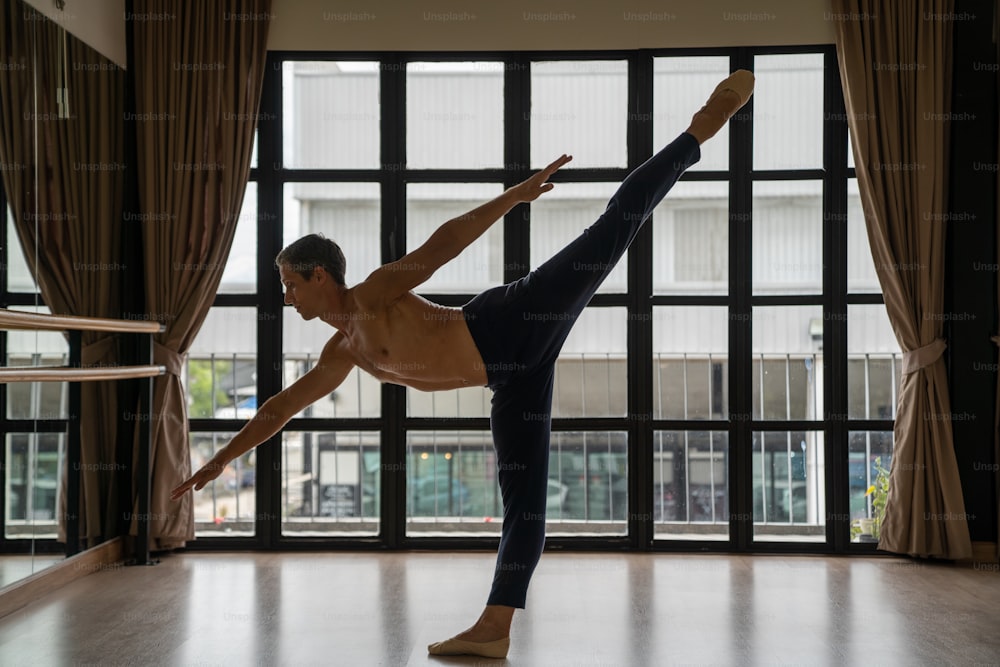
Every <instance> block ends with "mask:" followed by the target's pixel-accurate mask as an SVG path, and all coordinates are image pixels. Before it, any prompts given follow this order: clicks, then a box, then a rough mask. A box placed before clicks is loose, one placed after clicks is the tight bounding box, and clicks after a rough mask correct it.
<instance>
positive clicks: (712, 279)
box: [653, 182, 729, 294]
mask: <svg viewBox="0 0 1000 667" xmlns="http://www.w3.org/2000/svg"><path fill="white" fill-rule="evenodd" d="M653 221H654V226H653V290H654V292H655V293H657V294H727V293H728V292H729V184H728V183H709V182H680V183H677V184H676V185H674V187H673V189H671V190H670V194H668V195H667V197H666V198H665V199H664V200H663V201H662V202H660V205H659V206H657V207H656V209H654V211H653Z"/></svg>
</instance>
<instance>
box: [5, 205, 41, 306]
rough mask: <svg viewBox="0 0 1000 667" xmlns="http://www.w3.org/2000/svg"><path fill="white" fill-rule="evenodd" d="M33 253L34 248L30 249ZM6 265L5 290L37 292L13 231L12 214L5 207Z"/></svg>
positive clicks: (36, 286) (19, 242)
mask: <svg viewBox="0 0 1000 667" xmlns="http://www.w3.org/2000/svg"><path fill="white" fill-rule="evenodd" d="M31 252H32V253H34V252H35V250H34V248H32V249H31ZM4 253H5V254H6V257H5V260H6V264H7V289H8V290H10V291H11V292H37V291H38V284H37V283H36V282H35V277H34V275H32V273H31V271H30V270H29V269H28V262H27V261H26V260H25V259H24V249H23V248H22V247H21V240H20V239H19V238H18V236H17V232H16V231H14V212H13V211H11V210H10V207H9V206H8V207H7V247H6V248H4Z"/></svg>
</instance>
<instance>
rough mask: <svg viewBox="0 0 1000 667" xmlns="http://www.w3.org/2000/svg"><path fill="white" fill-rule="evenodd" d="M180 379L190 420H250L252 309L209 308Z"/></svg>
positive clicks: (254, 321)
mask: <svg viewBox="0 0 1000 667" xmlns="http://www.w3.org/2000/svg"><path fill="white" fill-rule="evenodd" d="M181 379H182V380H183V382H184V387H185V390H186V393H187V396H188V416H189V417H191V418H192V419H212V418H215V419H249V418H250V417H252V416H253V415H254V414H255V413H256V412H257V311H256V310H255V309H254V308H230V307H216V308H212V309H211V310H209V311H208V317H206V318H205V323H204V324H203V325H202V327H201V330H200V331H199V332H198V337H197V338H195V340H194V343H193V344H192V345H191V349H190V351H189V352H188V355H187V364H186V371H185V373H184V375H183V377H182V378H181Z"/></svg>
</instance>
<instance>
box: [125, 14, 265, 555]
mask: <svg viewBox="0 0 1000 667" xmlns="http://www.w3.org/2000/svg"><path fill="white" fill-rule="evenodd" d="M270 5H271V3H270V0H246V1H245V2H237V1H235V0H229V1H225V2H197V3H195V2H190V3H189V2H184V3H178V2H169V1H166V0H136V2H135V6H134V14H135V15H137V16H145V15H149V16H157V17H164V18H163V20H155V21H139V20H137V21H135V22H134V23H133V30H134V33H133V35H134V43H135V63H134V66H135V72H136V107H137V108H136V116H137V119H138V122H137V128H138V129H137V135H138V136H137V146H138V156H139V205H140V210H141V215H142V219H143V223H142V224H143V246H144V256H143V259H144V263H145V269H146V308H147V309H148V311H149V314H150V317H151V318H152V319H156V320H158V321H160V322H162V323H163V324H165V325H166V327H167V331H166V333H165V334H162V335H160V336H158V340H157V342H156V345H155V356H154V359H155V362H156V363H158V364H163V365H165V366H166V367H167V369H168V375H166V376H165V377H161V378H157V379H156V381H155V384H154V391H153V415H154V416H155V418H154V420H153V451H152V456H151V460H152V465H153V482H152V499H151V502H152V504H151V543H150V547H151V548H152V549H154V550H164V549H172V548H176V547H180V546H182V545H183V544H184V542H185V541H187V540H190V539H192V538H193V537H194V520H193V509H192V504H191V502H192V496H191V494H187V495H186V496H185V497H184V500H183V501H182V502H180V503H175V502H173V501H171V500H170V498H169V495H170V490H171V489H172V488H173V487H174V486H176V485H177V484H179V483H180V482H182V481H184V479H185V478H186V477H188V476H189V474H190V472H191V458H190V445H189V442H188V422H187V411H186V400H185V395H184V389H183V387H182V386H181V382H180V372H181V369H182V367H183V362H184V355H185V354H186V353H187V351H188V349H189V348H190V347H191V344H192V342H193V341H194V339H195V336H196V335H197V334H198V330H199V329H200V328H201V325H202V323H203V322H204V320H205V317H206V316H207V314H208V310H209V308H210V307H211V305H212V301H213V299H214V298H215V293H216V290H217V289H218V286H219V281H220V280H221V278H222V272H223V268H224V266H225V262H226V258H227V256H228V254H229V249H230V246H231V245H232V240H233V234H234V232H235V230H236V222H237V218H238V216H239V212H240V207H241V206H242V203H243V193H244V190H245V188H246V182H247V177H248V175H249V172H250V156H251V150H252V147H253V136H254V130H255V128H256V125H257V123H256V118H257V107H258V104H259V101H260V91H261V85H262V82H263V78H264V69H265V57H266V42H267V28H268V17H269V15H270Z"/></svg>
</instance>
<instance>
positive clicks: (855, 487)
mask: <svg viewBox="0 0 1000 667" xmlns="http://www.w3.org/2000/svg"><path fill="white" fill-rule="evenodd" d="M892 442H893V435H892V431H851V434H850V440H849V442H848V463H847V466H848V498H849V499H850V503H851V505H850V506H851V541H852V542H878V537H879V528H880V527H881V516H880V513H881V510H884V508H885V504H884V498H885V496H884V490H885V488H886V487H885V485H884V484H885V483H884V482H883V479H884V478H881V479H880V477H879V468H880V467H881V468H882V469H883V471H886V472H887V471H888V470H889V469H890V468H891V467H892ZM902 472H903V471H900V472H899V474H901V473H902ZM873 486H874V487H875V489H873V490H872V493H868V490H869V489H871V488H872V487H873ZM864 519H868V520H869V521H863V520H864ZM872 519H874V520H872Z"/></svg>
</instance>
